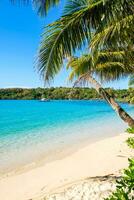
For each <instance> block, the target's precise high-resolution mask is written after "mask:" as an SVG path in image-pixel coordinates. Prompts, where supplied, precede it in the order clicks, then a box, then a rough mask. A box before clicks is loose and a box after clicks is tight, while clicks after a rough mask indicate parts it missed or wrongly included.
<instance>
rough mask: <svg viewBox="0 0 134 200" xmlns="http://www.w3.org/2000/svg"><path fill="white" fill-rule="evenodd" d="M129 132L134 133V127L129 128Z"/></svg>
mask: <svg viewBox="0 0 134 200" xmlns="http://www.w3.org/2000/svg"><path fill="white" fill-rule="evenodd" d="M126 132H127V133H130V134H134V128H127V130H126Z"/></svg>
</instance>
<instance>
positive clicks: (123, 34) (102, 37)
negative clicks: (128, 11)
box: [90, 14, 134, 49]
mask: <svg viewBox="0 0 134 200" xmlns="http://www.w3.org/2000/svg"><path fill="white" fill-rule="evenodd" d="M133 41H134V14H132V15H129V16H127V17H125V18H123V19H122V18H121V19H120V20H118V21H112V23H111V24H109V25H108V26H107V27H105V28H104V29H103V30H102V31H100V32H98V33H96V34H95V35H94V37H93V38H92V41H91V44H90V46H91V48H92V49H98V48H101V47H102V46H108V47H109V46H112V47H115V46H116V48H117V47H120V46H125V47H126V46H127V45H131V46H132V45H133Z"/></svg>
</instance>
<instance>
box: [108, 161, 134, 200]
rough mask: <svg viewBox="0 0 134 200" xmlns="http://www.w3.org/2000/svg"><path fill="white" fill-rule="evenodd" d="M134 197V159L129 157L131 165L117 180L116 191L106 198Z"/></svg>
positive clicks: (126, 199)
mask: <svg viewBox="0 0 134 200" xmlns="http://www.w3.org/2000/svg"><path fill="white" fill-rule="evenodd" d="M133 198H134V159H129V167H128V169H125V170H124V174H123V175H122V177H121V179H120V180H119V181H117V189H116V191H115V192H114V193H113V194H112V195H111V196H110V197H109V198H107V199H106V200H132V199H133Z"/></svg>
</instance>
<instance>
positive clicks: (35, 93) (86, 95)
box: [0, 87, 134, 102]
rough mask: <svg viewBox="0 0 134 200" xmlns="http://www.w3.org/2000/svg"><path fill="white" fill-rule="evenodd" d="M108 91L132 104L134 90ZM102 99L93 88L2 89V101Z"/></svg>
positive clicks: (109, 89)
mask: <svg viewBox="0 0 134 200" xmlns="http://www.w3.org/2000/svg"><path fill="white" fill-rule="evenodd" d="M106 91H107V92H108V93H109V94H110V95H111V96H112V97H114V98H115V99H117V100H118V101H120V102H130V101H131V96H134V89H132V88H130V89H128V90H127V89H124V90H114V89H111V88H107V89H106ZM42 97H45V98H49V99H87V100H88V99H101V98H102V97H100V95H99V94H98V93H97V92H96V90H95V89H93V88H65V87H59V88H54V87H51V88H33V89H26V88H25V89H23V88H8V89H0V99H41V98H42Z"/></svg>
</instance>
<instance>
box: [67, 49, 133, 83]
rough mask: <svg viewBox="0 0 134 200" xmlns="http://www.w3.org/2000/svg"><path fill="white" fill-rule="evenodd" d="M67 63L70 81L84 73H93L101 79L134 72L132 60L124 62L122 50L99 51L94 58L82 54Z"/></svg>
mask: <svg viewBox="0 0 134 200" xmlns="http://www.w3.org/2000/svg"><path fill="white" fill-rule="evenodd" d="M68 65H69V66H70V67H71V69H72V71H71V73H70V76H69V80H71V81H72V80H73V79H76V78H78V77H79V76H81V75H83V74H85V73H90V74H93V73H95V74H96V75H97V76H98V77H99V78H100V79H101V81H110V80H116V79H119V78H121V77H126V76H128V75H130V74H132V73H134V60H133V62H132V60H130V61H129V63H128V62H126V52H124V51H120V52H116V51H114V52H113V51H111V52H110V51H107V52H106V51H100V52H98V55H97V58H95V59H94V57H93V55H91V54H89V55H83V56H82V57H80V58H74V59H71V60H70V62H69V63H68Z"/></svg>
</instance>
